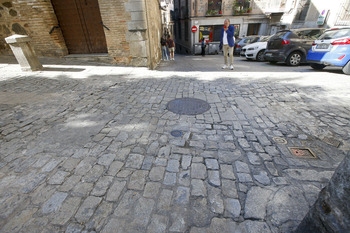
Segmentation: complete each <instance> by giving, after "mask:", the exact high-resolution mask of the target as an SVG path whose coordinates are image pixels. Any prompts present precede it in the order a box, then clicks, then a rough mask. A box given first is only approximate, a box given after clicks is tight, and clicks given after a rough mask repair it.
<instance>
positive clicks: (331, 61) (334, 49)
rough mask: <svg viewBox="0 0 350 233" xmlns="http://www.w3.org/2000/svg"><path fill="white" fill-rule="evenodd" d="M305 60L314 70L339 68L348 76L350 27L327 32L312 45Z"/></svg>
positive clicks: (349, 65)
mask: <svg viewBox="0 0 350 233" xmlns="http://www.w3.org/2000/svg"><path fill="white" fill-rule="evenodd" d="M306 59H307V62H309V63H310V65H311V67H312V68H314V69H316V70H321V69H323V68H324V67H326V66H339V67H342V68H343V72H344V73H345V74H348V75H350V27H343V28H335V29H330V30H327V31H326V32H325V33H323V34H322V35H321V36H320V37H319V38H318V39H317V40H315V42H314V43H313V44H312V47H311V49H310V51H309V52H308V54H307V58H306Z"/></svg>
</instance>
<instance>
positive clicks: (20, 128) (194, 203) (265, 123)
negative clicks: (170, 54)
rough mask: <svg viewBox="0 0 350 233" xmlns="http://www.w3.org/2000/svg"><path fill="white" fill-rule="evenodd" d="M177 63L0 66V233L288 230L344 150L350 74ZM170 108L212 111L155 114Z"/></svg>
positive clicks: (208, 60)
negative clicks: (202, 106) (196, 105)
mask: <svg viewBox="0 0 350 233" xmlns="http://www.w3.org/2000/svg"><path fill="white" fill-rule="evenodd" d="M176 59H177V60H176V61H175V62H168V63H162V64H161V65H160V66H159V68H158V70H156V71H149V70H147V69H145V68H126V67H116V66H108V65H100V64H95V63H88V62H81V61H66V60H62V59H52V58H46V59H42V62H43V63H44V67H45V69H44V71H40V72H32V73H31V72H26V73H25V72H20V71H19V66H18V65H16V64H14V63H15V61H13V59H12V60H11V59H10V58H9V57H2V58H1V59H0V73H1V77H0V147H1V148H0V231H1V232H106V233H108V232H123V233H124V232H150V233H153V232H190V233H197V232H198V233H199V232H200V233H203V232H208V233H209V232H222V233H224V232H251V233H256V232H291V231H292V230H293V229H294V228H295V227H296V226H297V225H298V224H299V223H300V221H301V220H302V218H303V217H304V215H305V214H306V213H307V211H308V209H309V207H310V206H311V205H312V204H313V203H314V201H315V200H316V198H317V195H318V193H319V192H320V190H321V189H322V188H323V187H324V186H325V185H326V184H327V182H328V180H329V179H330V177H331V176H332V174H333V172H334V170H335V168H336V167H337V165H338V164H339V163H340V161H341V160H342V159H343V158H344V156H345V153H346V152H347V151H348V150H349V148H350V146H349V145H350V138H349V132H350V116H349V113H350V107H349V102H350V94H349V90H350V88H349V87H350V77H349V76H346V75H343V74H341V73H340V72H339V71H338V70H332V69H330V70H326V71H322V72H313V71H311V70H310V69H309V68H308V67H307V66H302V67H299V68H292V67H287V66H283V65H280V66H271V65H269V64H263V63H257V62H255V63H254V62H253V63H247V62H246V61H243V60H241V59H240V58H236V59H235V61H236V63H235V71H222V70H220V63H221V60H222V59H223V58H222V57H221V56H206V57H204V58H201V57H193V56H177V57H176ZM167 70H168V71H167ZM181 97H193V98H198V99H202V100H205V101H207V102H208V103H209V104H210V107H211V108H210V110H209V111H207V112H205V113H204V114H198V115H191V116H189V115H178V114H175V113H172V112H170V111H168V110H167V109H166V105H167V103H168V102H169V101H171V100H173V99H175V98H181ZM172 130H181V131H182V132H183V135H182V136H181V137H173V136H172V135H171V134H170V133H171V131H172ZM338 143H340V145H338ZM288 147H303V148H304V147H305V148H310V149H311V150H312V152H313V153H314V154H315V155H316V156H317V158H308V159H306V158H300V157H297V156H294V155H292V154H291V152H290V150H289V149H288Z"/></svg>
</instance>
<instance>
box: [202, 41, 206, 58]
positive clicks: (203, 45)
mask: <svg viewBox="0 0 350 233" xmlns="http://www.w3.org/2000/svg"><path fill="white" fill-rule="evenodd" d="M201 47H202V56H203V57H204V56H205V47H206V44H205V41H204V38H203V39H202V45H201Z"/></svg>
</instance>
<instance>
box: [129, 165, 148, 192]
mask: <svg viewBox="0 0 350 233" xmlns="http://www.w3.org/2000/svg"><path fill="white" fill-rule="evenodd" d="M148 173H149V172H148V171H144V170H136V171H134V172H133V173H132V175H131V177H130V181H129V183H128V189H133V190H140V191H141V190H143V189H144V186H145V183H146V176H147V175H148Z"/></svg>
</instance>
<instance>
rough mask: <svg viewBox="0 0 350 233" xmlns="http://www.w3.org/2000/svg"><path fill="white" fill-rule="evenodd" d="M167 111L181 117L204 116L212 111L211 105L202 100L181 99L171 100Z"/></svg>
mask: <svg viewBox="0 0 350 233" xmlns="http://www.w3.org/2000/svg"><path fill="white" fill-rule="evenodd" d="M167 109H168V110H169V111H171V112H173V113H176V114H180V115H197V114H202V113H204V112H206V111H208V110H209V109H210V105H209V104H208V103H207V102H206V101H204V100H200V99H195V98H180V99H174V100H171V101H170V102H169V103H168V104H167Z"/></svg>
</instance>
